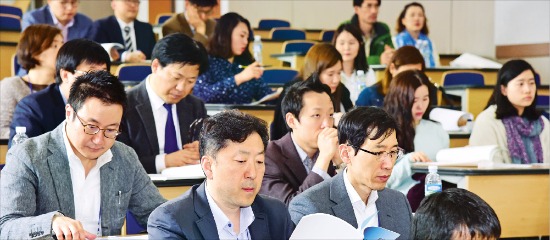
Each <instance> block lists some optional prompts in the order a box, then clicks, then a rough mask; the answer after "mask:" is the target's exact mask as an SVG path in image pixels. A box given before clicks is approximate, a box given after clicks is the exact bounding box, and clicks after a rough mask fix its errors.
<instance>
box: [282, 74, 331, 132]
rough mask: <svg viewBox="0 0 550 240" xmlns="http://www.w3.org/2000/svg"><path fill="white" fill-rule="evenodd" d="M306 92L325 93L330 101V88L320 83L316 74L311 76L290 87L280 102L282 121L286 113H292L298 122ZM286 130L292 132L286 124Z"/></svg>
mask: <svg viewBox="0 0 550 240" xmlns="http://www.w3.org/2000/svg"><path fill="white" fill-rule="evenodd" d="M308 92H316V93H326V94H327V95H328V96H329V97H330V101H332V96H331V95H330V88H329V86H327V85H326V84H323V83H321V80H320V79H319V76H318V75H317V74H313V75H311V76H310V77H309V78H308V79H306V80H305V81H298V82H296V83H294V84H292V85H291V86H290V88H289V89H288V90H287V92H286V94H285V96H284V98H283V100H282V101H281V110H282V111H281V113H282V114H283V119H286V114H287V113H292V114H293V115H294V117H296V119H297V120H298V121H300V118H299V117H300V112H301V111H302V108H304V94H306V93H308ZM285 125H286V128H287V129H288V130H289V131H291V132H292V129H291V128H290V127H289V126H288V124H286V121H285Z"/></svg>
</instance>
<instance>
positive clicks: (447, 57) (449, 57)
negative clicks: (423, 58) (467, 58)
mask: <svg viewBox="0 0 550 240" xmlns="http://www.w3.org/2000/svg"><path fill="white" fill-rule="evenodd" d="M459 56H460V54H439V63H440V64H441V66H449V65H450V63H451V61H453V60H455V59H456V58H457V57H459Z"/></svg>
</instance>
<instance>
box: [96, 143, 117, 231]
mask: <svg viewBox="0 0 550 240" xmlns="http://www.w3.org/2000/svg"><path fill="white" fill-rule="evenodd" d="M111 150H112V148H111ZM114 161H116V160H115V154H113V159H111V161H110V162H108V163H106V164H105V165H103V166H102V167H101V168H100V169H99V175H100V179H101V180H100V181H101V182H100V184H101V186H100V187H101V228H102V229H105V228H108V227H109V226H112V223H111V220H112V219H116V216H114V215H115V214H116V211H108V210H107V209H117V207H116V206H114V205H115V203H118V199H115V198H116V197H120V196H118V195H117V194H118V192H117V188H116V187H117V183H120V181H123V180H122V179H117V177H118V174H117V173H116V172H115V169H114V166H113V165H114V164H115V163H114Z"/></svg>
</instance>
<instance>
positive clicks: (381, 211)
mask: <svg viewBox="0 0 550 240" xmlns="http://www.w3.org/2000/svg"><path fill="white" fill-rule="evenodd" d="M385 196H386V194H385V193H384V190H382V191H378V199H377V200H376V209H377V210H378V226H380V227H384V228H387V229H395V228H393V227H392V226H394V224H393V223H394V221H392V220H391V218H392V216H391V212H392V209H389V208H388V206H390V205H391V204H388V202H387V198H386V197H385Z"/></svg>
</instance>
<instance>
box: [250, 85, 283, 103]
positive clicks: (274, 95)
mask: <svg viewBox="0 0 550 240" xmlns="http://www.w3.org/2000/svg"><path fill="white" fill-rule="evenodd" d="M282 92H283V88H282V87H280V88H277V90H276V91H275V92H273V93H271V94H267V95H265V96H264V97H263V98H262V99H260V100H258V101H255V102H251V103H250V104H249V105H258V104H261V103H263V102H267V101H269V100H273V99H276V98H278V97H279V96H280V95H281V93H282Z"/></svg>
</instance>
